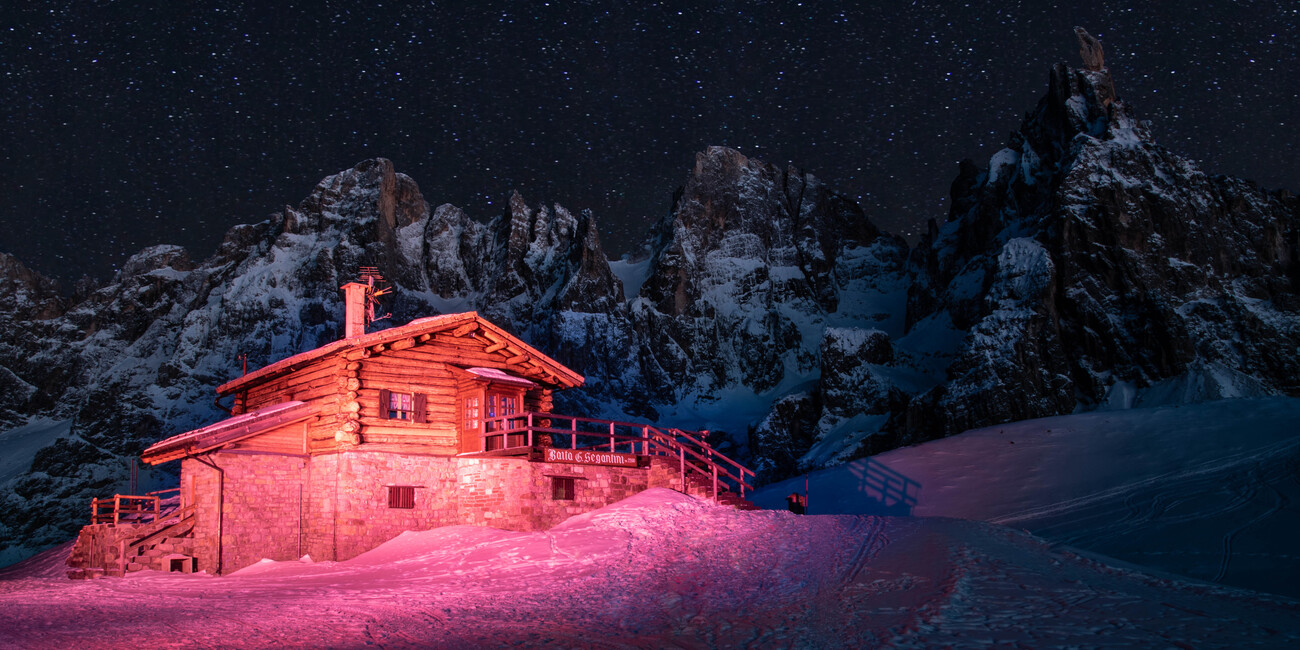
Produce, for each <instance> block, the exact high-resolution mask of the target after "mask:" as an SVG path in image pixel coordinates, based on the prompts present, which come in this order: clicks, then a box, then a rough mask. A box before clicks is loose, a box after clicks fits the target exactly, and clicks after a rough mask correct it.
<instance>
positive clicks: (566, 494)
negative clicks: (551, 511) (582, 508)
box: [551, 476, 573, 501]
mask: <svg viewBox="0 0 1300 650" xmlns="http://www.w3.org/2000/svg"><path fill="white" fill-rule="evenodd" d="M551 498H552V499H554V500H556V501H572V500H573V479H572V478H568V477H564V476H552V477H551Z"/></svg>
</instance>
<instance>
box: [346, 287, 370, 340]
mask: <svg viewBox="0 0 1300 650" xmlns="http://www.w3.org/2000/svg"><path fill="white" fill-rule="evenodd" d="M341 288H342V289H343V306H344V312H343V337H344V338H349V339H351V338H356V337H358V336H361V335H363V334H365V333H366V291H367V290H368V289H369V288H370V287H368V286H366V285H364V284H361V283H360V282H349V283H347V284H345V285H343V286H342V287H341Z"/></svg>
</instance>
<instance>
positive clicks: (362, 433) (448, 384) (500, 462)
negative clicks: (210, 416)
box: [68, 281, 753, 578]
mask: <svg viewBox="0 0 1300 650" xmlns="http://www.w3.org/2000/svg"><path fill="white" fill-rule="evenodd" d="M342 290H343V291H344V296H345V301H344V302H345V326H344V338H343V339H342V340H339V341H336V342H333V343H330V344H327V345H324V346H322V347H319V348H316V349H314V350H310V351H308V352H304V353H301V354H297V355H294V356H291V357H289V358H286V359H283V360H280V361H277V362H275V363H272V364H271V365H269V366H266V367H264V368H261V369H259V370H256V371H254V372H251V373H247V374H245V375H244V376H242V377H239V378H238V379H234V380H232V381H229V382H227V383H225V384H222V385H221V386H219V387H218V388H217V395H218V400H222V399H229V400H231V402H232V405H231V406H230V407H229V411H230V417H228V418H226V419H224V420H222V421H220V422H217V423H214V424H212V425H209V426H205V427H202V428H200V429H196V430H193V431H189V432H186V433H182V434H180V435H176V436H173V437H170V438H167V439H165V440H162V441H160V442H158V443H156V444H154V445H153V446H151V447H149V448H148V449H146V450H145V451H144V453H143V454H142V456H141V457H142V460H143V461H144V462H146V463H150V464H154V465H157V464H161V463H168V462H174V461H180V463H181V465H180V485H179V486H178V487H177V488H173V489H172V490H166V491H163V492H164V493H166V496H164V494H162V493H151V494H149V495H142V496H130V495H126V496H124V495H115V497H114V498H113V499H112V500H109V499H97V500H95V501H94V502H93V503H92V521H91V525H88V526H86V527H84V528H83V530H82V532H81V535H80V536H79V538H78V541H77V544H76V545H75V546H74V550H73V553H72V557H71V558H70V560H69V567H70V569H69V572H68V574H69V577H75V578H85V577H97V576H100V575H123V574H125V573H126V572H128V571H133V570H141V569H156V570H164V571H187V572H195V571H206V572H208V573H211V574H224V573H230V572H232V571H236V570H238V569H240V568H243V567H245V566H248V565H250V564H253V563H255V562H257V561H259V560H261V559H264V558H265V559H271V560H295V559H299V558H302V557H303V556H310V557H311V558H313V559H316V560H346V559H348V558H351V557H354V556H356V555H358V554H360V553H363V552H365V551H367V550H370V549H372V548H374V547H376V546H378V545H379V544H381V543H383V542H385V541H387V540H389V539H392V538H393V537H395V536H397V535H398V534H400V533H401V532H403V531H407V530H426V529H430V528H435V527H439V526H448V525H456V524H469V525H482V526H492V527H496V528H503V529H508V530H521V531H531V530H544V529H546V528H549V527H551V526H553V525H555V524H557V523H559V522H560V521H563V520H564V519H566V518H568V517H570V516H573V515H575V514H579V513H582V512H587V511H590V510H594V509H596V508H600V507H603V506H605V505H608V504H610V503H613V502H616V501H618V500H621V499H624V498H626V497H628V496H631V495H632V494H635V493H637V492H640V491H642V490H645V489H647V488H650V487H667V488H671V489H675V490H680V491H683V492H688V493H693V494H697V495H699V496H704V497H708V498H713V499H715V500H718V501H719V502H722V503H726V504H730V505H733V506H736V507H742V508H749V507H752V505H751V504H749V502H747V501H745V500H744V495H745V491H746V490H747V489H752V487H751V486H750V484H749V482H748V481H749V480H751V479H752V477H753V472H752V471H750V470H749V469H747V468H745V467H743V466H741V465H740V464H738V463H736V462H735V461H732V460H731V459H729V458H727V457H725V456H723V455H722V454H720V453H718V452H717V451H716V450H714V449H713V448H712V447H711V446H709V445H708V443H707V442H705V438H706V436H707V432H690V431H683V430H680V429H674V428H663V427H657V426H653V425H649V424H637V423H630V422H618V421H610V420H598V419H592V418H583V417H577V416H568V415H561V414H556V413H554V412H553V411H552V406H553V403H552V395H553V393H554V392H555V391H557V390H566V389H571V388H576V387H579V386H581V385H582V384H583V381H584V380H583V377H582V376H581V375H579V374H578V373H577V372H574V371H573V370H571V369H569V368H567V367H565V366H564V365H563V364H560V363H559V362H557V361H555V360H554V359H552V358H550V357H548V356H547V355H545V354H543V353H542V352H541V351H539V350H537V349H536V348H534V347H532V346H530V345H528V344H527V343H524V342H523V341H522V340H520V339H519V338H517V337H515V336H514V335H513V334H511V333H509V332H507V331H505V330H504V329H502V328H500V327H498V326H496V325H494V324H493V323H491V322H489V321H488V320H486V319H484V318H483V317H482V316H480V315H478V314H477V313H475V312H467V313H458V314H445V315H440V316H433V317H429V318H421V319H418V320H415V321H412V322H410V323H408V324H406V325H402V326H400V327H394V328H391V329H387V330H381V331H377V332H372V333H367V332H366V331H365V328H366V324H367V321H368V315H369V316H370V317H373V310H371V309H369V306H370V305H371V304H372V302H371V301H372V299H373V292H374V285H373V281H372V282H371V283H370V284H362V283H349V284H347V285H345V286H344V287H342ZM218 404H220V402H218ZM151 500H152V501H151ZM163 503H165V504H167V505H166V506H161V505H160V504H163ZM106 510H107V512H105V511H106Z"/></svg>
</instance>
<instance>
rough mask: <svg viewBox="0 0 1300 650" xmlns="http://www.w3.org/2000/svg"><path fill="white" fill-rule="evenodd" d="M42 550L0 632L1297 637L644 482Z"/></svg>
mask: <svg viewBox="0 0 1300 650" xmlns="http://www.w3.org/2000/svg"><path fill="white" fill-rule="evenodd" d="M65 552H66V551H65ZM41 559H42V561H43V562H44V564H45V565H47V568H48V566H50V565H53V563H55V562H56V561H57V559H58V558H57V554H49V555H47V556H44V557H43V558H41ZM41 564H42V562H37V561H33V562H29V563H27V564H26V566H25V567H15V568H13V569H11V570H9V571H7V572H6V573H5V574H4V575H3V578H4V579H0V646H3V647H19V648H53V647H68V646H70V645H80V646H84V647H107V648H127V647H131V648H135V647H160V646H184V647H360V646H376V647H385V648H405V647H429V646H435V647H452V648H461V647H465V648H468V647H495V646H503V645H519V646H524V647H556V646H559V647H584V648H591V647H594V648H637V647H656V648H658V647H686V648H695V647H819V648H820V647H829V648H834V647H855V648H856V647H882V646H884V647H898V648H929V647H936V646H946V645H955V646H961V647H977V646H985V645H989V646H1008V645H1017V644H1019V645H1027V646H1032V647H1137V646H1142V647H1151V646H1158V645H1177V644H1183V645H1184V646H1186V645H1188V644H1194V645H1196V647H1206V646H1210V647H1252V646H1256V647H1282V646H1285V645H1287V644H1295V643H1300V607H1297V605H1296V603H1295V602H1294V601H1287V600H1285V599H1276V598H1272V597H1268V596H1263V595H1259V594H1253V593H1249V592H1244V591H1239V590H1233V589H1227V588H1221V587H1215V586H1212V585H1203V584H1195V583H1189V582H1185V581H1181V580H1177V579H1167V578H1153V577H1150V576H1147V575H1144V574H1141V573H1137V572H1133V571H1129V570H1125V569H1120V568H1115V567H1111V566H1108V565H1106V564H1103V563H1101V562H1098V561H1096V560H1092V559H1088V558H1084V557H1080V556H1078V555H1076V554H1073V553H1070V552H1068V551H1062V550H1059V549H1054V548H1053V547H1052V546H1050V545H1049V544H1047V543H1044V542H1043V541H1041V540H1039V539H1036V538H1033V537H1031V536H1029V535H1027V534H1024V533H1022V532H1018V531H1014V530H1011V529H1008V528H1005V527H1002V526H997V525H993V524H987V523H981V522H972V521H961V520H955V519H943V518H894V517H873V516H851V515H850V516H805V517H800V516H796V515H792V514H789V513H784V512H740V511H736V510H733V509H730V508H725V507H720V506H716V505H713V504H711V503H708V502H704V501H701V500H698V499H695V498H693V497H689V496H685V495H682V494H678V493H676V492H672V491H669V490H662V489H655V490H649V491H646V492H644V493H642V494H640V495H637V496H635V497H632V498H630V499H627V500H625V501H623V502H620V503H618V504H614V505H612V506H609V507H607V508H604V509H601V510H597V511H594V512H591V513H587V514H585V515H580V516H577V517H574V518H572V519H569V520H568V521H566V522H564V523H562V524H560V525H559V526H556V527H555V528H553V529H551V530H550V531H546V532H538V533H518V532H507V531H500V530H494V529H489V528H476V527H468V526H454V527H447V528H441V529H436V530H430V531H423V532H408V533H404V534H402V535H401V536H399V537H397V538H396V539H394V540H392V541H390V542H389V543H387V544H385V545H383V546H380V547H379V548H377V549H374V550H373V551H370V552H368V553H366V554H363V555H361V556H358V557H356V558H354V559H352V560H349V561H346V562H338V563H334V562H319V563H313V562H311V561H310V560H309V559H304V560H302V561H293V562H270V561H264V562H263V563H260V564H256V565H253V566H251V567H248V568H246V569H244V570H242V571H239V572H237V573H235V574H232V575H230V576H226V577H222V578H212V577H208V576H203V575H193V576H183V575H179V574H160V573H156V572H141V573H137V574H132V575H131V576H130V577H128V578H125V579H116V580H114V579H103V580H93V581H79V582H73V581H68V580H66V579H62V578H59V577H51V576H48V574H47V575H45V576H42V575H41V574H42V570H41V568H40V566H41Z"/></svg>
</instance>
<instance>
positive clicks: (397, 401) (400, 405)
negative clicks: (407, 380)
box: [388, 393, 412, 420]
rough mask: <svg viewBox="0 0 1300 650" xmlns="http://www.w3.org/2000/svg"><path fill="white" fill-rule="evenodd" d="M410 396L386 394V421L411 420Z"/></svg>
mask: <svg viewBox="0 0 1300 650" xmlns="http://www.w3.org/2000/svg"><path fill="white" fill-rule="evenodd" d="M411 410H412V409H411V396H410V395H408V394H406V393H389V394H388V419H390V420H409V419H411Z"/></svg>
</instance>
